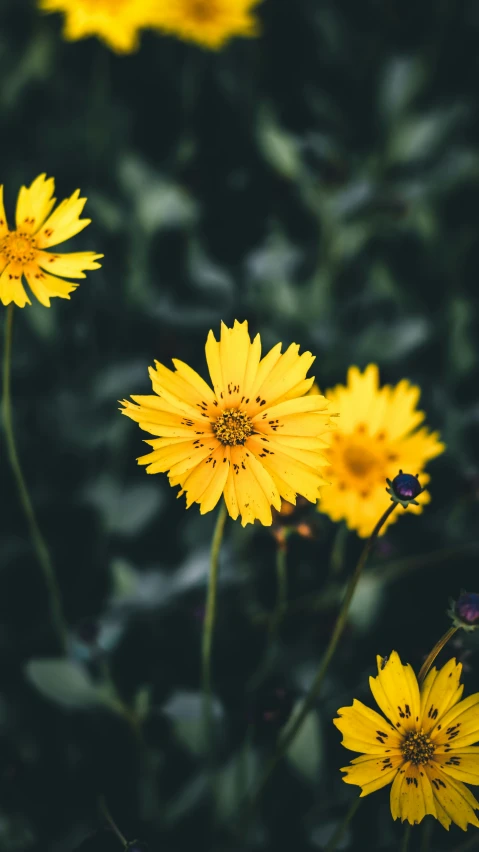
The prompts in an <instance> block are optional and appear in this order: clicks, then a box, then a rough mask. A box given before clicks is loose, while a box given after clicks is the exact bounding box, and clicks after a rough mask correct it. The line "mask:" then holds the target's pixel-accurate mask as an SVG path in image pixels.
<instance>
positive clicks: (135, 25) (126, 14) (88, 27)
mask: <svg viewBox="0 0 479 852" xmlns="http://www.w3.org/2000/svg"><path fill="white" fill-rule="evenodd" d="M38 1H39V5H40V8H41V9H42V10H43V11H44V12H63V13H64V14H65V24H64V29H63V36H64V38H66V39H68V41H77V40H78V39H81V38H87V37H88V36H97V37H98V38H100V39H101V40H102V41H104V42H105V43H106V44H107V45H108V47H110V48H111V49H112V50H115V51H116V52H117V53H131V52H132V51H134V50H136V49H137V48H138V44H139V37H138V36H139V31H140V30H141V28H142V27H148V26H149V25H150V23H151V22H152V19H153V16H154V14H155V10H157V9H158V7H160V6H162V5H163V3H162V0H38Z"/></svg>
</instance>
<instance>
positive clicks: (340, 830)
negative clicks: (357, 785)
mask: <svg viewBox="0 0 479 852" xmlns="http://www.w3.org/2000/svg"><path fill="white" fill-rule="evenodd" d="M360 804H361V799H360V798H359V796H356V798H355V799H353V801H352V802H351V806H350V808H349V810H348V812H347V814H346V816H345V817H344V819H343V820H342V822H340V823H339V825H338V827H337V829H336V831H335V832H334V834H333V836H332V838H331V840H330V841H329V843H328V845H327V846H326V849H325V852H334V850H335V849H336V847H337V845H338V843H339V842H340V840H341V838H342V836H343V834H344V832H345V831H346V829H347V827H348V825H349V823H350V822H351V820H352V818H353V816H354V814H355V813H356V811H357V809H358V808H359V805H360Z"/></svg>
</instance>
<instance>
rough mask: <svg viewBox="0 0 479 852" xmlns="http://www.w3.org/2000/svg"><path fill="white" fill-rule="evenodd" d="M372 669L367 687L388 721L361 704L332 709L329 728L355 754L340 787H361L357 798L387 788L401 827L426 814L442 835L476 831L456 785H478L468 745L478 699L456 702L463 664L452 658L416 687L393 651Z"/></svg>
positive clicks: (474, 750) (465, 793) (476, 761)
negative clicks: (455, 828) (469, 829)
mask: <svg viewBox="0 0 479 852" xmlns="http://www.w3.org/2000/svg"><path fill="white" fill-rule="evenodd" d="M377 663H378V676H377V677H370V678H369V685H370V687H371V692H372V694H373V696H374V698H375V700H376V703H377V705H378V706H379V708H380V710H381V711H382V712H383V713H384V716H386V719H387V720H388V721H386V719H385V718H384V716H380V715H379V713H376V711H375V710H371V709H370V708H369V707H366V706H365V705H364V704H362V703H361V701H356V700H355V701H353V704H352V706H351V707H341V709H340V710H338V713H339V718H338V719H334V720H333V721H334V724H335V725H336V727H337V728H339V730H340V731H341V733H342V734H343V736H344V739H343V746H344V747H345V748H348V749H351V751H359V752H362V755H361V757H356V758H355V759H354V760H353V761H352V763H351V764H350V765H349V766H345V767H343V768H342V769H341V771H342V772H346V773H347V774H346V775H345V777H344V778H343V781H345V782H346V784H357V785H358V786H359V787H361V788H362V792H361V796H367V795H369V793H374V792H375V791H376V790H380V789H381V787H385V786H386V785H387V784H391V783H392V787H391V797H390V803H391V813H392V816H393V819H398V818H399V819H401V821H402V822H404V820H408V822H410V823H412V824H414V823H418V822H421V820H422V819H423V818H424V817H425V816H426V814H430V815H431V816H433V817H436V819H438V820H439V822H440V823H441V824H442V825H443V826H444V828H447V829H448V830H449V826H450V825H451V822H454V823H456V825H458V826H459V827H460V828H462V829H464V830H466V828H467V826H468V824H469V823H470V824H471V825H475V826H479V821H478V819H477V817H476V814H475V813H474V811H475V810H477V809H479V802H477V801H476V799H475V798H474V796H473V795H472V793H471V792H470V790H468V788H467V787H465V786H464V784H463V783H462V782H463V781H465V782H466V783H467V784H475V785H477V784H479V747H478V746H475V747H473V745H472V744H473V743H475V742H477V741H478V740H479V692H476V693H475V694H474V695H470V696H469V698H466V699H465V700H464V701H460V698H461V696H462V691H463V688H464V687H463V686H461V685H460V683H459V679H460V676H461V671H462V665H461V664H460V663H456V661H455V660H454V659H453V660H449V662H447V663H446V665H445V666H443V668H442V669H440V670H439V671H437V670H436V669H435V668H432V669H431V670H430V672H429V674H428V675H427V677H426V679H425V681H424V683H423V685H422V686H421V687H419V685H418V682H417V679H416V675H415V674H414V671H413V669H412V668H411V666H410V665H407V666H404V665H403V664H402V663H401V660H400V658H399V655H398V654H397V652H396V651H393V652H392V654H391V656H390V657H389V659H388V660H387V661H386V660H385V659H383V658H382V657H378V658H377Z"/></svg>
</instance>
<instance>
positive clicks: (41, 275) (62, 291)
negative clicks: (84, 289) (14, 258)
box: [23, 263, 78, 308]
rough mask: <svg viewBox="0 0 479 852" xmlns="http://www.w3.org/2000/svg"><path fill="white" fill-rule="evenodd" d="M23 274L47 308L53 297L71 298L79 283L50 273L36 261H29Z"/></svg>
mask: <svg viewBox="0 0 479 852" xmlns="http://www.w3.org/2000/svg"><path fill="white" fill-rule="evenodd" d="M23 274H24V275H25V278H26V279H27V281H28V286H29V287H30V290H31V291H32V293H33V294H34V296H36V298H37V299H38V301H39V302H41V304H42V305H45V307H47V308H49V307H50V299H51V298H53V297H54V296H58V297H59V298H60V299H69V298H70V296H69V293H71V292H73V290H76V288H77V287H78V284H74V283H73V282H72V281H64V280H63V279H62V278H56V276H54V275H48V274H47V273H46V272H43V270H42V269H40V267H39V266H37V265H36V264H35V263H29V264H28V265H27V266H25V268H24V270H23Z"/></svg>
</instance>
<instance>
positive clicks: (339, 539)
mask: <svg viewBox="0 0 479 852" xmlns="http://www.w3.org/2000/svg"><path fill="white" fill-rule="evenodd" d="M347 539H348V528H347V526H346V524H345V523H344V522H342V523H340V524H338V527H337V530H336V534H335V536H334V541H333V546H332V548H331V557H330V560H329V571H330V573H331V575H332V576H333V577H337V576H338V575H339V574H341V571H342V570H343V566H344V551H345V549H346V542H347Z"/></svg>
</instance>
